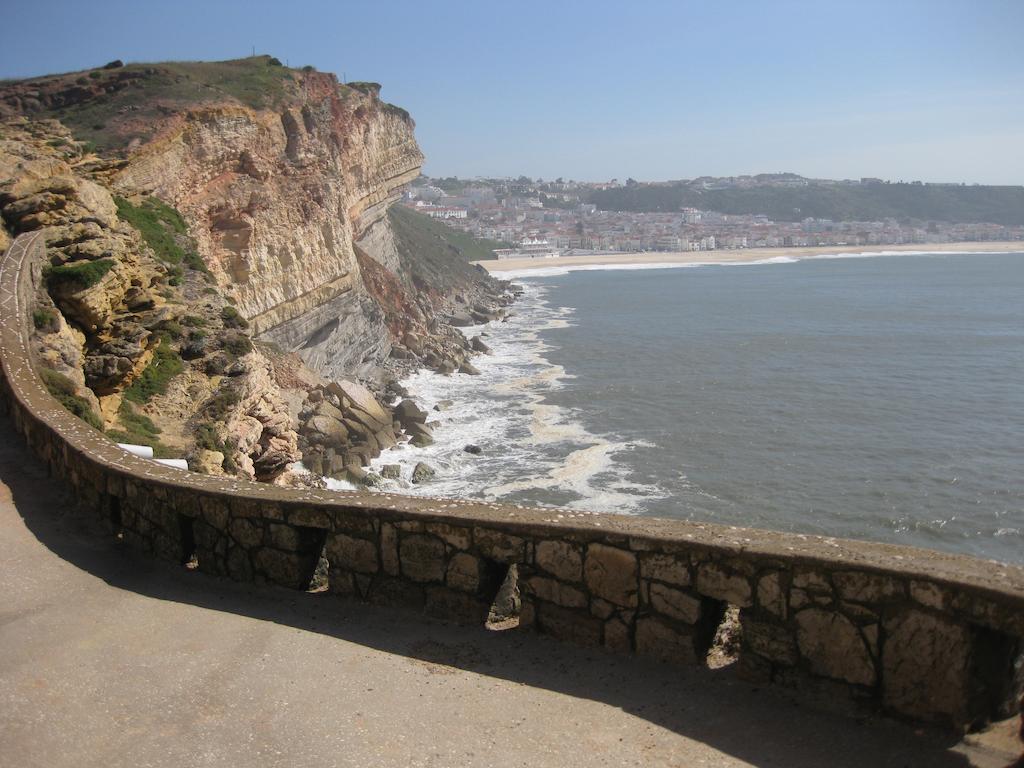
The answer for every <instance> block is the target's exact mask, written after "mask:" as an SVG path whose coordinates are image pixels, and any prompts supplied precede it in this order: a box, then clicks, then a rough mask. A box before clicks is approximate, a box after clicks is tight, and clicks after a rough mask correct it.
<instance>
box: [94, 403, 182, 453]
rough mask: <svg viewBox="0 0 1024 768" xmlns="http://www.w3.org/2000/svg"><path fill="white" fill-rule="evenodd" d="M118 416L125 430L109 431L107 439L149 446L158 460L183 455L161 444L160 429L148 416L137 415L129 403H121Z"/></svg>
mask: <svg viewBox="0 0 1024 768" xmlns="http://www.w3.org/2000/svg"><path fill="white" fill-rule="evenodd" d="M117 415H118V418H119V419H120V421H121V425H122V426H123V427H124V429H108V430H107V437H109V438H110V439H111V440H113V441H114V442H117V443H130V444H132V445H148V446H149V447H150V448H152V449H153V457H154V458H157V459H169V458H174V457H175V456H177V455H179V454H180V453H181V452H180V451H175V450H173V449H171V448H168V447H167V446H166V445H164V444H163V443H162V442H160V438H159V435H160V432H161V430H160V428H159V427H158V426H157V425H156V424H154V423H153V420H152V419H150V418H149V417H148V416H146V415H144V414H141V413H137V412H136V411H135V409H134V408H133V407H132V406H131V405H130V404H129V403H128V402H127V401H122V402H121V407H120V409H118V412H117Z"/></svg>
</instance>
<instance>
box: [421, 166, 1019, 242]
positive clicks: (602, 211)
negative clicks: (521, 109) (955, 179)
mask: <svg viewBox="0 0 1024 768" xmlns="http://www.w3.org/2000/svg"><path fill="white" fill-rule="evenodd" d="M670 183H672V182H662V183H661V186H665V185H668V184H670ZM690 183H691V185H696V186H697V188H698V189H699V190H700V191H703V192H715V191H741V192H742V191H751V190H757V189H760V190H761V191H766V190H767V191H768V192H769V193H770V192H771V191H773V190H784V191H785V190H794V189H795V190H800V189H801V188H809V187H810V186H811V185H812V184H815V185H820V186H822V187H825V188H829V187H832V188H836V189H839V190H841V191H843V190H854V191H859V190H867V192H868V193H869V194H870V193H871V191H872V190H873V189H876V188H877V187H879V186H885V185H886V182H884V181H883V180H881V179H875V178H862V179H849V180H811V179H805V178H803V177H799V176H796V175H795V174H762V175H757V176H740V177H726V178H722V177H708V178H706V179H702V180H695V181H692V182H690ZM918 184H919V185H921V186H922V187H924V186H935V187H946V186H958V185H938V184H937V185H925V184H924V183H923V182H916V183H914V184H911V185H905V186H916V185H918ZM644 186H650V187H657V186H659V184H656V183H655V184H649V185H648V184H644V183H643V182H637V181H636V180H634V179H627V180H625V181H624V182H623V181H619V180H617V179H613V180H611V181H607V182H577V181H572V180H565V179H562V178H558V179H553V180H550V181H544V180H543V179H536V180H532V179H529V178H527V177H526V176H519V177H515V178H508V179H487V178H475V179H465V180H460V179H455V178H452V177H448V178H445V179H435V178H431V177H426V176H424V177H421V178H420V179H418V180H417V181H416V182H415V183H414V184H412V185H411V186H410V187H409V188H408V189H407V190H406V191H405V193H404V200H403V203H404V204H405V205H406V206H408V207H410V208H412V209H414V210H416V211H418V212H420V213H423V214H425V215H427V216H430V217H431V218H434V219H437V220H440V221H443V222H444V223H445V224H447V225H448V226H450V227H452V228H454V229H458V230H461V231H463V232H466V233H467V234H470V235H473V236H474V237H477V238H481V239H484V240H488V241H491V242H492V243H500V244H501V245H503V246H505V247H504V248H497V249H495V253H496V254H497V256H498V258H522V257H527V258H529V257H550V256H557V255H568V254H571V253H585V252H640V251H666V252H685V251H715V250H736V249H747V248H780V247H790V248H792V247H828V246H873V245H907V244H924V243H952V242H966V241H974V242H980V241H1008V240H1024V224H1022V223H1020V222H1016V223H1014V222H1010V223H994V222H991V221H944V220H942V219H943V218H944V217H942V216H940V215H936V216H933V217H928V219H927V220H908V219H907V218H906V217H901V216H899V215H897V214H895V213H894V214H893V215H887V216H884V217H852V216H833V217H828V216H810V215H807V216H804V215H801V213H802V212H801V211H798V210H790V211H788V212H787V213H788V214H789V215H787V216H786V219H788V220H776V219H775V218H773V217H772V216H770V215H768V213H766V212H765V211H753V212H745V213H724V212H722V211H718V210H714V209H713V206H712V205H709V204H705V205H702V206H696V205H681V206H677V207H675V209H674V210H651V211H636V210H614V209H612V206H608V205H605V206H603V207H599V206H598V205H597V204H595V203H594V202H591V200H592V199H595V198H594V195H595V193H602V192H603V193H607V192H609V191H612V192H616V191H622V190H630V189H633V190H636V189H639V188H642V187H644ZM613 199H614V198H613ZM620 207H621V206H620Z"/></svg>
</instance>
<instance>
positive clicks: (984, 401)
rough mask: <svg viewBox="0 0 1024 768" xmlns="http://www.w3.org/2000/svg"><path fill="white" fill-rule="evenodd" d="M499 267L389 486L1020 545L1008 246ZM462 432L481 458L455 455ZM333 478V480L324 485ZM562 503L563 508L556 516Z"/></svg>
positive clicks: (1018, 551) (1022, 446)
mask: <svg viewBox="0 0 1024 768" xmlns="http://www.w3.org/2000/svg"><path fill="white" fill-rule="evenodd" d="M858 255H861V254H847V255H845V256H844V257H834V256H831V257H818V258H810V259H804V260H794V259H789V258H782V259H773V260H770V261H768V262H752V263H750V264H747V265H729V266H714V265H704V266H691V267H677V268H658V267H657V266H656V265H648V268H645V269H609V268H603V269H586V270H581V271H575V272H571V273H570V272H566V271H565V270H564V269H560V268H558V267H557V266H556V265H552V267H551V268H547V269H545V270H542V271H540V272H534V273H523V274H521V275H514V276H512V277H514V278H515V280H516V282H517V283H518V284H520V285H521V286H523V287H524V288H525V294H524V295H523V297H522V299H521V300H520V301H519V302H517V303H516V304H515V305H514V306H513V307H512V311H513V315H512V316H511V317H510V318H509V319H508V320H507V321H506V322H503V323H497V324H491V325H488V326H480V327H477V328H469V329H465V331H466V333H467V335H469V336H472V335H475V334H476V333H483V334H486V335H485V337H484V340H485V341H486V343H487V344H488V345H489V346H490V347H491V348H492V352H493V354H490V355H481V356H480V357H478V358H474V365H475V366H476V367H477V368H478V369H479V370H480V371H481V375H480V376H466V375H456V376H450V377H449V376H441V375H438V374H435V373H431V372H426V371H423V372H419V373H417V374H415V375H413V376H411V377H410V378H409V379H407V380H405V381H404V382H403V384H404V385H405V386H406V387H407V388H408V389H409V391H410V393H411V394H412V396H413V397H414V398H415V399H416V400H417V401H418V402H419V403H420V404H421V405H422V406H425V407H426V408H428V409H433V408H434V406H435V405H436V406H438V408H439V409H440V410H437V411H433V412H432V414H431V417H432V418H434V419H436V420H437V422H438V423H437V425H436V427H435V431H434V436H435V440H436V443H435V444H434V445H432V446H428V447H426V448H414V447H410V446H403V447H399V448H397V449H394V450H391V451H388V452H386V453H385V454H384V455H383V456H382V457H381V458H379V459H378V460H376V461H375V462H374V465H375V467H376V468H378V469H379V467H380V466H381V465H383V464H390V463H399V464H402V465H403V470H402V471H403V478H408V476H409V474H410V472H411V468H412V467H413V466H414V465H415V464H416V463H417V462H419V461H425V462H427V463H428V464H430V465H431V466H433V467H434V469H435V470H437V478H436V479H435V480H434V481H432V482H429V483H425V484H423V485H418V486H413V485H411V484H410V483H408V481H407V480H404V479H403V480H400V481H397V482H396V483H389V484H388V490H389V491H392V492H393V491H401V492H405V493H416V494H424V495H431V496H459V497H475V498H483V499H489V500H501V501H507V502H511V503H518V504H532V505H555V506H558V507H565V508H568V509H570V510H592V511H600V512H616V513H622V514H631V515H655V516H660V517H673V518H680V519H685V520H696V521H706V522H714V523H720V524H726V525H740V526H748V527H754V528H767V529H773V530H781V531H792V532H799V533H811V534H823V535H828V536H842V537H847V538H854V539H867V540H874V541H886V542H892V543H898V544H905V545H911V546H918V547H927V548H931V549H940V550H948V551H953V552H960V553H965V554H969V555H975V556H979V557H985V558H993V559H997V560H1002V561H1008V562H1024V253H1018V254H952V253H947V254H915V255H899V256H895V255H872V256H871V257H870V258H867V257H864V258H855V256H858ZM468 444H473V445H477V446H479V447H480V449H481V453H480V454H479V455H473V454H470V453H467V452H465V451H464V450H463V449H464V447H465V446H466V445H468ZM339 487H344V486H339ZM570 514H571V513H570Z"/></svg>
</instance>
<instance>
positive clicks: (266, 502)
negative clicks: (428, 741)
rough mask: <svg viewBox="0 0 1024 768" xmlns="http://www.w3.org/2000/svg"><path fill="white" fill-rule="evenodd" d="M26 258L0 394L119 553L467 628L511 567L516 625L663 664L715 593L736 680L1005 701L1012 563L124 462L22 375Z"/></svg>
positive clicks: (1020, 576) (702, 624) (931, 701)
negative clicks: (729, 612)
mask: <svg viewBox="0 0 1024 768" xmlns="http://www.w3.org/2000/svg"><path fill="white" fill-rule="evenodd" d="M44 258H45V252H44V246H43V240H42V239H41V238H40V237H39V236H38V235H37V234H32V235H22V236H20V237H19V238H18V239H17V240H16V241H15V242H14V244H13V245H12V246H11V248H10V249H9V250H8V251H7V253H6V254H5V256H4V257H3V259H2V261H0V356H2V381H0V384H2V401H3V403H4V404H5V408H6V410H7V411H8V412H9V413H10V416H11V418H12V421H13V423H14V424H15V427H16V429H17V430H18V431H19V432H20V433H21V434H22V435H23V436H24V437H25V439H26V441H27V442H28V444H29V445H30V446H31V448H32V449H33V450H34V452H35V453H36V454H37V455H38V456H39V457H40V458H41V459H42V460H43V461H45V462H47V463H48V465H49V467H50V470H51V472H52V473H53V474H54V475H56V476H59V477H61V478H63V479H64V480H66V481H67V482H68V483H70V484H71V485H72V486H73V487H74V489H75V492H76V494H77V496H78V498H79V499H80V500H81V503H82V505H83V507H84V508H86V509H88V510H90V511H92V512H94V513H98V514H101V515H103V516H104V517H106V518H107V519H109V520H110V523H111V525H112V527H113V529H114V531H115V532H116V533H117V534H118V535H120V536H123V539H124V541H125V543H126V544H127V545H129V546H131V547H133V548H137V549H139V550H142V551H144V552H148V553H152V554H154V555H156V556H159V557H163V558H167V559H171V560H177V561H179V562H182V561H184V560H186V559H190V558H191V557H192V556H195V557H196V558H197V559H198V563H199V568H200V569H201V570H204V571H207V572H209V573H214V574H219V575H226V576H229V577H231V578H233V579H238V580H244V581H258V582H270V583H274V584H279V585H282V586H286V587H291V588H295V589H304V588H305V587H306V586H307V585H308V583H309V580H310V578H311V576H312V575H313V572H314V569H315V568H316V566H317V562H318V561H319V559H320V555H321V553H324V554H325V555H326V557H327V560H328V562H329V564H330V570H329V583H330V589H331V590H332V591H335V592H339V593H344V594H349V595H354V596H358V597H360V598H362V599H366V600H370V601H373V602H379V603H388V604H398V605H402V606H406V607H409V608H413V609H417V610H422V611H426V612H428V613H430V614H433V615H436V616H441V617H444V618H451V619H455V620H459V621H479V622H482V621H483V620H484V619H485V617H486V616H487V612H488V609H489V607H490V605H491V603H492V600H493V599H494V597H495V594H496V592H497V591H498V587H499V586H500V584H501V582H502V581H503V579H504V578H505V576H506V574H507V573H508V571H509V568H510V566H513V565H514V566H516V570H515V573H516V574H517V576H518V582H519V587H520V590H521V598H522V606H521V611H520V626H521V627H524V628H533V629H535V630H537V631H540V632H544V633H547V634H550V635H554V636H556V637H558V638H561V639H564V640H567V641H571V642H575V643H580V644H584V645H590V646H603V647H605V648H606V649H608V650H610V651H612V652H617V653H637V654H640V655H644V656H650V657H655V658H658V659H662V660H665V661H668V662H678V663H700V662H702V661H703V656H704V653H705V652H706V650H707V648H708V646H709V644H710V643H711V639H712V636H713V635H714V632H715V629H716V627H717V625H718V622H719V620H720V619H721V616H722V614H723V611H724V610H725V608H726V607H727V606H728V605H734V606H738V607H739V608H740V609H741V610H740V620H741V624H742V629H743V632H742V636H743V640H742V648H741V652H740V660H739V664H740V669H741V671H742V672H743V674H744V675H746V676H747V677H748V678H750V679H755V680H761V681H765V682H768V681H771V682H774V683H777V684H781V685H785V686H790V687H793V688H795V689H796V690H797V691H799V692H805V691H806V692H809V693H810V692H813V693H814V694H816V695H821V694H824V695H826V696H827V697H828V698H829V699H830V700H831V701H832V702H833V703H835V702H845V703H848V704H850V705H852V706H853V707H855V708H857V709H858V710H869V711H879V710H881V711H885V712H888V713H891V714H895V715H898V716H902V717H906V718H910V719H913V720H919V721H929V722H939V723H943V724H946V725H951V726H954V727H957V728H963V727H970V726H972V725H977V724H979V723H982V722H984V721H985V720H986V719H989V718H993V717H1005V716H1008V715H1009V714H1012V713H1013V711H1014V701H1015V698H1016V697H1017V696H1018V695H1019V693H1020V688H1021V680H1020V678H1021V666H1020V654H1021V650H1022V648H1024V641H1022V639H1024V569H1022V568H1020V567H1017V566H1010V565H1005V564H1000V563H996V562H992V561H983V560H977V559H973V558H969V557H964V556H959V555H952V554H946V553H939V552H931V551H926V550H919V549H911V548H905V547H897V546H892V545H885V544H874V543H869V542H858V541H847V540H841V539H832V538H821V537H815V536H804V535H796V534H782V533H774V532H768V531H755V530H749V529H743V528H734V527H723V526H715V525H706V524H696V523H686V522H681V521H675V520H665V519H656V518H640V517H626V516H616V515H599V514H589V513H581V512H576V511H570V510H548V509H529V508H524V507H520V506H511V505H505V504H490V503H482V502H470V501H457V500H443V499H423V498H411V497H403V496H392V495H388V494H378V493H338V492H331V491H306V490H295V489H283V488H276V487H273V486H268V485H263V484H257V483H250V482H244V481H241V480H233V479H225V478H213V477H209V476H205V475H200V474H195V473H185V472H181V471H179V470H174V469H169V468H166V467H162V466H160V465H158V464H155V463H153V462H151V461H147V460H145V459H140V458H137V457H135V456H132V455H130V454H128V453H127V452H125V451H122V450H121V449H120V448H118V447H117V446H116V445H115V444H114V443H113V442H111V441H110V440H108V439H107V438H106V437H104V436H103V435H102V434H100V433H99V432H96V431H95V430H93V429H92V428H90V427H88V426H87V425H86V424H85V423H84V422H82V421H80V420H78V419H77V418H75V417H74V416H72V415H71V414H70V413H68V412H67V411H66V410H64V409H63V408H62V407H61V406H60V405H59V404H58V403H57V402H56V401H55V400H54V399H53V398H52V397H50V395H49V394H48V393H47V392H46V390H45V389H44V388H43V386H42V384H41V382H40V380H39V378H38V376H37V375H36V373H35V371H34V370H33V367H32V359H31V357H32V355H31V348H30V341H29V340H30V329H29V325H28V324H29V322H30V319H29V318H30V315H31V312H30V309H31V302H32V297H33V295H34V293H35V290H36V288H37V286H38V284H39V280H40V265H41V263H42V262H43V260H44ZM1015 664H1016V666H1014V665H1015Z"/></svg>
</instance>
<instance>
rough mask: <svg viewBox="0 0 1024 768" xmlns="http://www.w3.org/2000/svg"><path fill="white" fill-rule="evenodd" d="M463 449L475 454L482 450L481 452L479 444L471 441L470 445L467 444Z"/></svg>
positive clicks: (477, 454)
mask: <svg viewBox="0 0 1024 768" xmlns="http://www.w3.org/2000/svg"><path fill="white" fill-rule="evenodd" d="M462 450H464V451H465V452H466V453H472V454H473V455H474V456H479V455H480V452H481V449H480V446H479V445H475V444H473V443H470V444H469V445H467V446H466V447H465V448H463V449H462Z"/></svg>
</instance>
